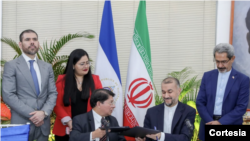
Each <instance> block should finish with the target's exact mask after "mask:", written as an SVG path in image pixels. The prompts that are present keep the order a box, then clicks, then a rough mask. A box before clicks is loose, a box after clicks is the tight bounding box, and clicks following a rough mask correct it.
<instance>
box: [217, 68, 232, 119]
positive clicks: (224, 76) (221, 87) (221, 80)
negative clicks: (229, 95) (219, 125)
mask: <svg viewBox="0 0 250 141" xmlns="http://www.w3.org/2000/svg"><path fill="white" fill-rule="evenodd" d="M231 70H232V69H231ZM231 70H230V71H228V72H225V73H221V72H219V75H218V80H217V89H216V97H215V104H214V115H221V114H222V113H221V110H222V104H223V98H224V94H225V91H226V86H227V82H228V78H229V76H230V73H231Z"/></svg>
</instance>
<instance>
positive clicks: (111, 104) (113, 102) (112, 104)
mask: <svg viewBox="0 0 250 141" xmlns="http://www.w3.org/2000/svg"><path fill="white" fill-rule="evenodd" d="M106 103H107V104H109V105H110V106H114V105H115V101H112V102H106ZM102 104H104V102H103V103H102Z"/></svg>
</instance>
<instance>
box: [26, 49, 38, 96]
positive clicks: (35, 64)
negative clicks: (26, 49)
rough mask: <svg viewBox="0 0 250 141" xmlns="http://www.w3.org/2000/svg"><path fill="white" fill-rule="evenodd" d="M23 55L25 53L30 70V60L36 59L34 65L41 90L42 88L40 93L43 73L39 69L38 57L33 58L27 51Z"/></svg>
mask: <svg viewBox="0 0 250 141" xmlns="http://www.w3.org/2000/svg"><path fill="white" fill-rule="evenodd" d="M22 55H23V58H24V60H25V61H26V63H27V65H28V67H29V70H30V62H29V60H35V61H34V63H33V66H34V69H35V71H36V75H37V80H38V85H39V90H40V93H41V83H42V82H41V73H40V69H39V67H38V64H37V59H36V57H35V58H34V59H31V58H29V57H28V56H27V55H26V54H25V53H22Z"/></svg>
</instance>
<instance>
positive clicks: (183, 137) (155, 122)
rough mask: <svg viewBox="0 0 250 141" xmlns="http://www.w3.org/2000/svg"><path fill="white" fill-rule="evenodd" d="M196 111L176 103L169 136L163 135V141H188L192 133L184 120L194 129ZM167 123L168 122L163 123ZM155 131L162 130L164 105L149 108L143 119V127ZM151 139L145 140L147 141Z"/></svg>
mask: <svg viewBox="0 0 250 141" xmlns="http://www.w3.org/2000/svg"><path fill="white" fill-rule="evenodd" d="M195 115H196V111H195V109H194V108H192V107H190V106H188V105H186V104H183V103H181V102H178V105H177V108H176V111H175V113H174V117H173V121H172V127H171V134H168V133H165V141H188V140H191V137H192V135H193V133H192V132H191V131H190V129H189V128H188V127H187V125H186V123H185V120H186V119H189V120H190V123H191V124H192V125H193V127H194V119H195ZM165 122H168V121H165ZM154 126H155V127H156V128H157V130H159V131H162V132H163V130H164V128H163V126H164V103H162V104H160V105H157V106H154V107H152V108H149V109H148V111H147V114H146V116H145V119H144V127H145V128H150V129H154ZM149 140H151V139H148V138H147V141H149Z"/></svg>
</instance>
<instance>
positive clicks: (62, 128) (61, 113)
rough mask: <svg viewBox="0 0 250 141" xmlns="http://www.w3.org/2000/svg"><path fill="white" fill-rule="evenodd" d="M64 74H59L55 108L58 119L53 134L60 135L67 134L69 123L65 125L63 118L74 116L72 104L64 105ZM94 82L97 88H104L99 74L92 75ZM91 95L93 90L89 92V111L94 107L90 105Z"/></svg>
mask: <svg viewBox="0 0 250 141" xmlns="http://www.w3.org/2000/svg"><path fill="white" fill-rule="evenodd" d="M64 76H65V75H59V76H58V79H57V81H56V87H57V92H58V97H57V100H56V106H55V108H54V111H55V113H56V120H55V124H54V128H53V134H55V135H58V136H64V135H65V134H66V127H67V125H63V124H62V122H61V120H62V118H64V117H66V116H69V117H71V118H72V115H71V105H69V106H67V107H66V106H64V104H63V96H64V85H65V81H64ZM92 77H93V80H94V83H95V89H101V88H102V83H101V81H100V79H99V76H98V75H92ZM90 96H91V92H90V94H89V99H88V105H87V111H88V112H89V111H90V110H91V109H92V108H91V106H90Z"/></svg>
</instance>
